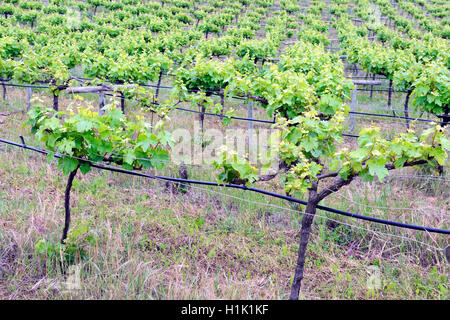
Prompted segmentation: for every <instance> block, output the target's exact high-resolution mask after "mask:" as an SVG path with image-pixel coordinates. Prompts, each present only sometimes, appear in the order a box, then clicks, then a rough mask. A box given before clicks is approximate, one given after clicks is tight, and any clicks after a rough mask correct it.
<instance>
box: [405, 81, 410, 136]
mask: <svg viewBox="0 0 450 320" xmlns="http://www.w3.org/2000/svg"><path fill="white" fill-rule="evenodd" d="M411 92H412V90H408V92H407V93H406V98H405V118H407V119H406V128H407V129H409V119H408V118H409V112H408V103H409V97H410V96H411Z"/></svg>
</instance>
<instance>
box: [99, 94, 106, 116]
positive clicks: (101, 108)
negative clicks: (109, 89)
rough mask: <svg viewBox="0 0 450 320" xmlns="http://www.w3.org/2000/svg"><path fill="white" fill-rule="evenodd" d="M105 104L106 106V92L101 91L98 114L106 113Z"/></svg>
mask: <svg viewBox="0 0 450 320" xmlns="http://www.w3.org/2000/svg"><path fill="white" fill-rule="evenodd" d="M104 106H105V92H104V91H100V92H99V94H98V114H99V115H100V116H102V115H104V114H105V110H103V107H104Z"/></svg>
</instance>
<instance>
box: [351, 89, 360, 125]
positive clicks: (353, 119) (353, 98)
mask: <svg viewBox="0 0 450 320" xmlns="http://www.w3.org/2000/svg"><path fill="white" fill-rule="evenodd" d="M357 92H358V85H357V84H355V88H353V90H352V102H351V103H350V110H351V112H352V113H350V132H353V131H354V130H355V114H354V113H353V112H354V111H355V109H356V93H357Z"/></svg>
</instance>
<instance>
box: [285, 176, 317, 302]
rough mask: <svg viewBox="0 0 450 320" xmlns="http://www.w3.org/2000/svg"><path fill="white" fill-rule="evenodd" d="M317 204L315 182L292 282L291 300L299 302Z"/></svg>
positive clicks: (310, 190) (303, 220)
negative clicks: (307, 248)
mask: <svg viewBox="0 0 450 320" xmlns="http://www.w3.org/2000/svg"><path fill="white" fill-rule="evenodd" d="M317 204H318V197H317V183H316V182H313V184H312V187H311V188H310V189H309V196H308V204H307V206H306V210H305V213H304V215H303V219H302V228H301V231H300V244H299V248H298V256H297V265H296V267H295V273H294V280H293V281H292V287H291V295H290V297H289V299H290V300H298V297H299V293H300V286H301V282H302V279H303V273H304V268H305V258H306V247H307V246H308V240H309V235H310V233H311V226H312V223H313V221H314V215H315V214H316V207H317Z"/></svg>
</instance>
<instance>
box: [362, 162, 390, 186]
mask: <svg viewBox="0 0 450 320" xmlns="http://www.w3.org/2000/svg"><path fill="white" fill-rule="evenodd" d="M367 164H368V166H369V173H370V174H371V175H372V176H375V174H376V175H377V177H378V179H379V180H380V182H383V179H384V178H385V177H386V176H387V175H388V174H389V170H388V169H387V168H386V166H385V165H384V164H375V163H373V162H370V161H368V162H367Z"/></svg>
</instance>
